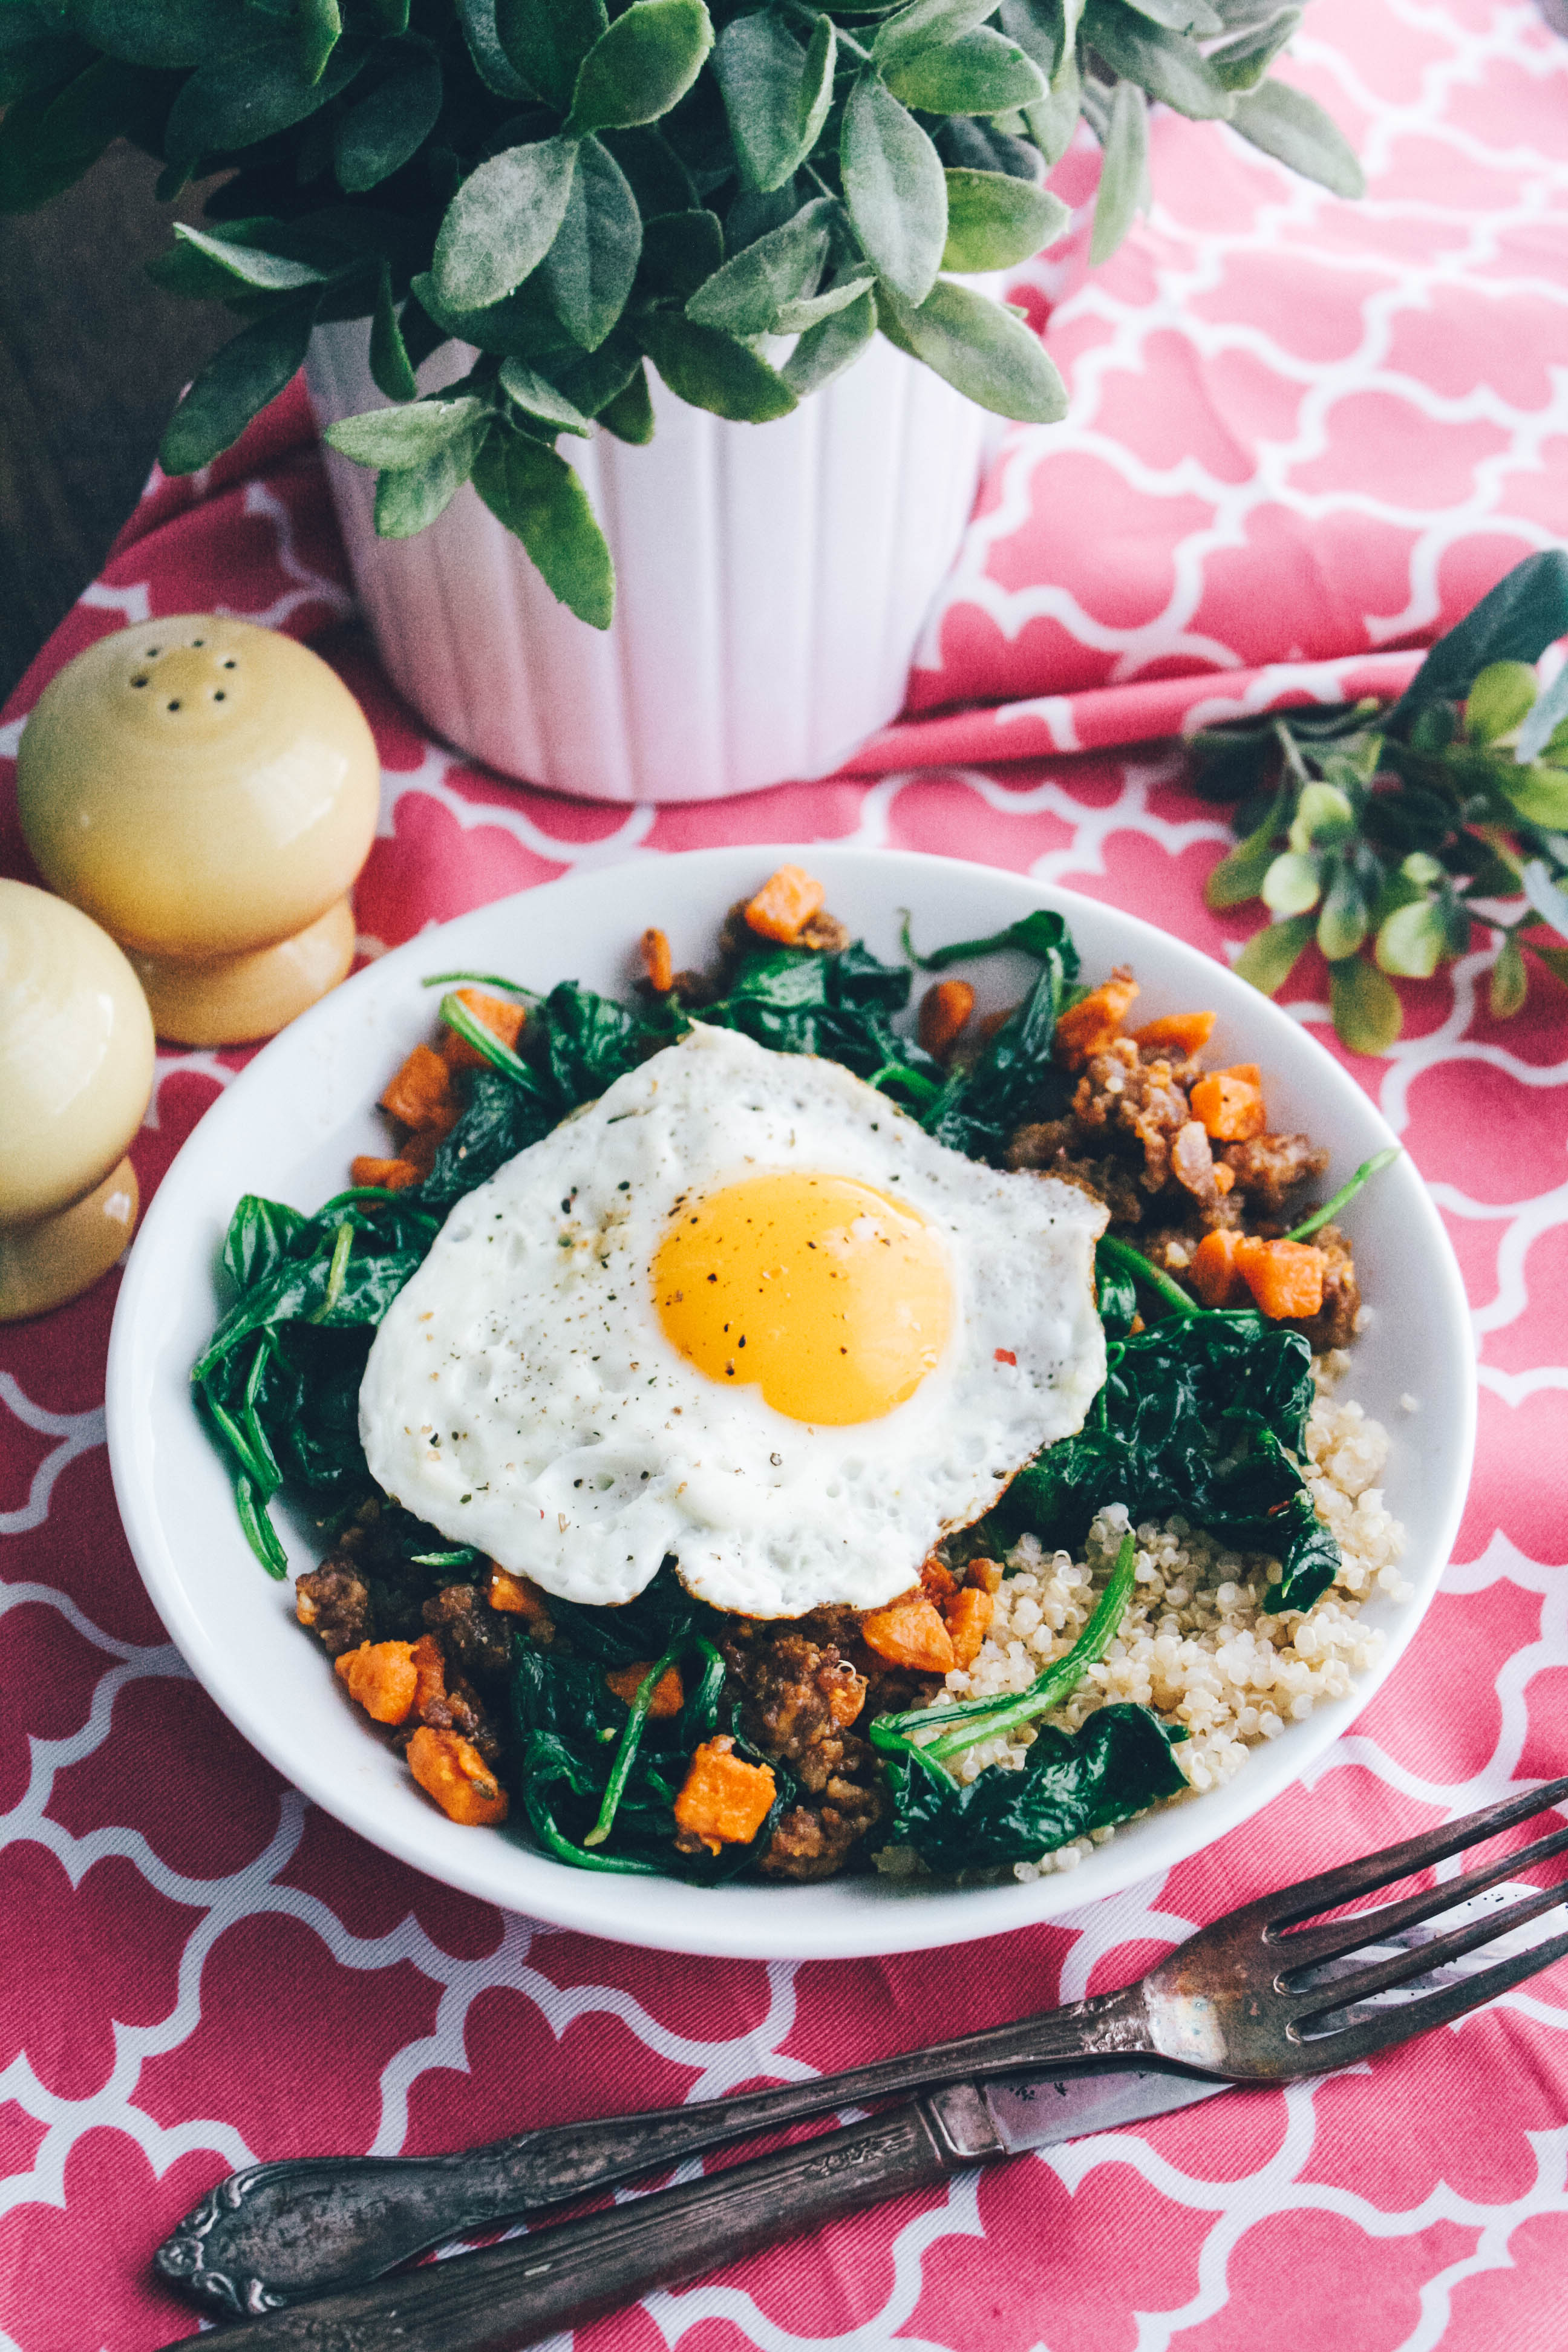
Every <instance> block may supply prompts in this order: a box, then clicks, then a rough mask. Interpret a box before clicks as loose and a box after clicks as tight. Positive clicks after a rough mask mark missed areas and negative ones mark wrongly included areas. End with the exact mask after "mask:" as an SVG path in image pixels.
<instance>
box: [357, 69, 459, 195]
mask: <svg viewBox="0 0 1568 2352" xmlns="http://www.w3.org/2000/svg"><path fill="white" fill-rule="evenodd" d="M379 55H380V56H381V57H382V58H385V59H387V61H388V62H387V64H386V67H385V70H384V72H383V74H382V76H381V79H379V80H378V81H377V82H376V83H375V86H374V89H370V90H368V91H367V92H366V94H365V96H364V97H363V98H360V99H356V100H355V101H354V103H353V106H351V107H350V108H349V110H348V112H347V113H346V114H345V115H343V116H342V120H341V121H339V123H338V127H337V129H336V131H334V132H333V134H332V168H333V170H334V171H335V172H336V173H337V176H338V184H339V186H340V187H342V188H346V189H347V190H348V191H349V193H350V194H353V195H358V194H363V191H364V190H365V189H366V188H374V187H379V185H380V184H381V183H382V181H383V180H389V179H390V178H391V177H392V174H393V173H394V172H400V171H401V170H402V168H403V166H404V164H405V163H407V162H408V161H409V159H410V158H411V157H412V156H415V155H416V154H417V153H418V152H419V150H420V148H421V147H423V146H424V144H425V142H426V139H427V138H428V137H429V136H430V133H431V131H433V130H434V129H435V127H436V118H437V115H438V114H439V113H440V111H441V94H442V83H441V68H440V66H439V65H438V63H437V59H436V56H435V52H434V51H433V50H432V49H429V48H427V47H426V44H425V43H424V42H423V41H399V42H395V43H394V42H387V43H385V44H384V47H383V48H382V50H381V51H380V52H379Z"/></svg>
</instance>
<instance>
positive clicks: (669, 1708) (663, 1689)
mask: <svg viewBox="0 0 1568 2352" xmlns="http://www.w3.org/2000/svg"><path fill="white" fill-rule="evenodd" d="M653 1663H654V1662H653V1660H652V1659H651V1658H640V1659H638V1661H637V1664H635V1665H630V1666H614V1667H610V1668H606V1670H605V1682H606V1683H608V1685H609V1686H610V1688H611V1689H612V1690H613V1691H614V1692H615V1694H616V1697H617V1698H624V1699H625V1701H626V1705H627V1706H635V1705H636V1703H637V1693H638V1691H640V1690H641V1688H642V1686H643V1684H644V1682H645V1680H646V1679H647V1673H648V1669H649V1668H650V1667H651V1666H652V1664H653ZM685 1705H686V1693H685V1691H684V1690H683V1689H682V1687H681V1682H680V1672H679V1667H676V1666H667V1667H666V1668H665V1670H664V1672H663V1674H662V1675H660V1676H659V1678H658V1685H657V1686H656V1688H655V1691H654V1695H653V1701H652V1704H651V1705H650V1706H649V1707H648V1714H649V1716H650V1717H652V1719H653V1721H654V1722H655V1723H667V1722H668V1720H669V1717H671V1716H672V1715H679V1713H680V1710H681V1708H682V1707H683V1706H685Z"/></svg>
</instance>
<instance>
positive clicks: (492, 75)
mask: <svg viewBox="0 0 1568 2352" xmlns="http://www.w3.org/2000/svg"><path fill="white" fill-rule="evenodd" d="M457 6H458V21H459V22H460V23H461V25H462V27H463V38H464V40H465V41H466V42H467V43H468V55H469V57H470V58H472V59H473V61H474V71H475V72H476V73H477V74H478V75H479V79H480V80H481V81H482V82H483V83H484V86H485V88H486V89H493V90H494V92H495V94H496V96H497V97H498V98H510V99H514V100H515V99H520V98H531V97H532V96H533V95H534V93H533V91H532V90H531V88H530V86H529V84H528V83H527V82H526V81H525V80H524V79H523V78H522V76H521V74H520V73H519V72H518V70H517V68H516V67H515V66H514V65H513V64H512V61H511V59H510V58H509V57H508V55H507V53H506V50H505V48H504V47H503V46H502V43H501V37H500V27H499V26H498V25H497V23H496V0H457Z"/></svg>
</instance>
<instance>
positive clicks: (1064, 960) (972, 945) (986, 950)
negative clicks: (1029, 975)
mask: <svg viewBox="0 0 1568 2352" xmlns="http://www.w3.org/2000/svg"><path fill="white" fill-rule="evenodd" d="M904 945H905V947H906V948H908V949H909V952H910V961H912V962H914V963H917V964H918V965H919V966H920V968H921V971H946V970H947V968H948V966H949V965H950V964H955V963H968V962H969V961H971V960H972V959H973V958H974V957H976V956H988V955H999V954H1000V953H1001V952H1002V950H1004V949H1005V948H1021V949H1022V950H1023V952H1024V953H1025V954H1026V955H1032V956H1038V957H1039V958H1040V960H1041V961H1042V962H1046V961H1048V960H1049V959H1050V958H1051V957H1052V956H1058V957H1059V958H1060V960H1061V966H1062V978H1063V981H1064V982H1068V981H1074V980H1076V979H1077V978H1078V971H1079V962H1078V949H1077V947H1076V946H1075V945H1074V943H1073V936H1072V933H1071V932H1070V931H1069V930H1068V926H1067V918H1066V916H1065V915H1058V914H1057V913H1056V912H1055V911H1054V910H1053V909H1052V908H1049V907H1037V908H1036V909H1035V911H1034V913H1033V914H1030V915H1025V916H1023V917H1022V918H1021V919H1019V921H1017V922H1016V923H1009V924H1008V925H1007V928H1006V929H1005V930H1002V931H992V932H991V933H990V934H989V936H988V937H987V938H985V939H983V940H955V941H954V942H953V944H952V946H951V947H945V948H938V949H936V950H934V952H933V953H932V954H931V955H927V956H923V955H917V954H916V953H915V950H914V948H913V946H912V945H911V943H910V936H909V927H908V924H907V923H906V925H905V929H904Z"/></svg>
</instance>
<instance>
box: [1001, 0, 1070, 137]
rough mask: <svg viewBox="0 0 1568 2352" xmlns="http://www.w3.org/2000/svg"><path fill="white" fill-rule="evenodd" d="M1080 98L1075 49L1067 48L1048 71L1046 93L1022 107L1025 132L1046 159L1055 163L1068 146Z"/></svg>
mask: <svg viewBox="0 0 1568 2352" xmlns="http://www.w3.org/2000/svg"><path fill="white" fill-rule="evenodd" d="M1004 20H1005V18H1004ZM1082 99H1083V79H1082V77H1081V75H1080V74H1079V69H1078V53H1077V51H1076V50H1075V49H1069V50H1068V53H1067V55H1066V57H1065V58H1063V59H1062V61H1061V64H1060V65H1059V66H1058V68H1057V70H1056V72H1055V73H1054V74H1053V75H1052V77H1051V83H1050V88H1049V89H1048V91H1047V94H1046V96H1045V97H1044V98H1042V99H1041V100H1039V102H1038V104H1037V105H1035V106H1031V107H1028V108H1026V110H1025V115H1024V120H1025V121H1026V123H1027V124H1028V126H1029V136H1030V138H1031V139H1032V140H1033V141H1034V142H1035V144H1036V146H1037V148H1038V149H1039V151H1040V152H1041V154H1042V155H1043V156H1044V157H1045V159H1046V161H1047V163H1060V161H1061V159H1062V157H1063V156H1064V155H1065V154H1066V153H1067V152H1068V148H1069V147H1070V146H1071V144H1072V140H1073V133H1074V132H1075V131H1077V129H1078V121H1079V113H1080V111H1081V109H1082Z"/></svg>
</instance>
